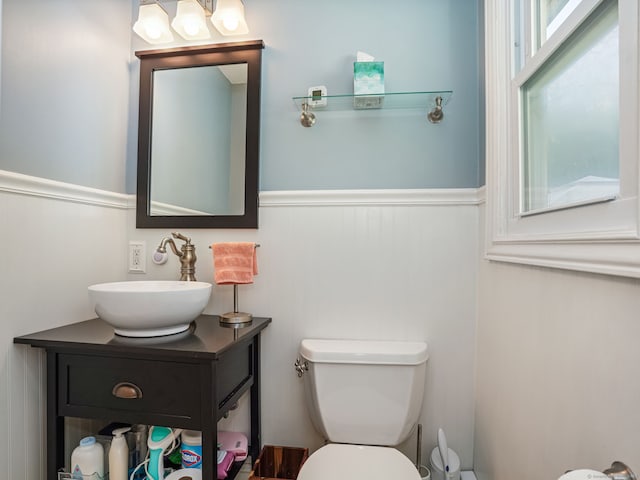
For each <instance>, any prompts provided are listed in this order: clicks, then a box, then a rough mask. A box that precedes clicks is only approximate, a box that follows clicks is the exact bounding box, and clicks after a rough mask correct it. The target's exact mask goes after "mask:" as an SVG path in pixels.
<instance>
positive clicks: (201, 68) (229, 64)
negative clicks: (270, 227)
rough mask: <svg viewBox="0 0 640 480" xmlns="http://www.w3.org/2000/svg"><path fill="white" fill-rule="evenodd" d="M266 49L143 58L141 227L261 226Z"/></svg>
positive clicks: (193, 50)
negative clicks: (262, 96)
mask: <svg viewBox="0 0 640 480" xmlns="http://www.w3.org/2000/svg"><path fill="white" fill-rule="evenodd" d="M263 48H264V43H263V42H262V41H261V40H258V41H249V42H237V43H224V44H214V45H204V46H197V47H182V48H173V49H163V50H146V51H139V52H136V56H137V57H138V58H140V111H139V125H138V183H137V189H138V191H137V201H136V226H137V227H138V228H182V227H185V228H258V165H259V135H260V75H261V74H260V69H261V56H262V49H263Z"/></svg>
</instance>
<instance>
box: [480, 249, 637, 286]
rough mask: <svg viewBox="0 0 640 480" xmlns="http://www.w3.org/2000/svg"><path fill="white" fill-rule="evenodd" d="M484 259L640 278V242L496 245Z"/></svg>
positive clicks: (488, 250)
mask: <svg viewBox="0 0 640 480" xmlns="http://www.w3.org/2000/svg"><path fill="white" fill-rule="evenodd" d="M485 258H486V259H487V260H489V261H497V262H508V263H518V264H524V265H535V266H540V267H549V268H559V269H565V270H577V271H581V272H590V273H599V274H604V275H617V276H623V277H633V278H640V242H639V241H638V240H624V241H602V242H593V241H592V242H589V243H577V242H566V243H526V242H518V243H516V242H494V243H493V244H492V245H491V246H490V247H489V248H488V249H487V251H486V254H485Z"/></svg>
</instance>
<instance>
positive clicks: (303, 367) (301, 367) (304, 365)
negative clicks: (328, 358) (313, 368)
mask: <svg viewBox="0 0 640 480" xmlns="http://www.w3.org/2000/svg"><path fill="white" fill-rule="evenodd" d="M293 368H295V369H296V373H297V374H298V378H302V375H304V372H308V371H309V362H307V361H306V360H304V361H302V360H300V357H298V358H296V363H294V364H293Z"/></svg>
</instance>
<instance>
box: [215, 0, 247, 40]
mask: <svg viewBox="0 0 640 480" xmlns="http://www.w3.org/2000/svg"><path fill="white" fill-rule="evenodd" d="M211 23H213V25H214V27H216V29H217V30H218V31H219V32H220V33H221V34H222V35H243V34H246V33H249V27H248V26H247V21H246V20H245V18H244V5H243V4H242V0H218V1H217V2H216V9H215V11H214V12H213V15H211Z"/></svg>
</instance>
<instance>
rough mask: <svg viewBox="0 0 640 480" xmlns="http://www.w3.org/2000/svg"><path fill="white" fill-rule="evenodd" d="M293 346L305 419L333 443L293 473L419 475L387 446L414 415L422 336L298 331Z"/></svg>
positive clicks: (362, 479)
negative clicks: (406, 338)
mask: <svg viewBox="0 0 640 480" xmlns="http://www.w3.org/2000/svg"><path fill="white" fill-rule="evenodd" d="M299 353H300V359H299V360H298V362H296V363H297V364H298V365H300V366H301V368H300V369H299V372H300V373H301V375H302V377H303V381H304V389H305V398H306V401H307V406H308V410H309V414H310V417H311V420H312V422H313V425H314V426H315V428H316V430H318V432H319V433H320V434H321V435H322V436H323V437H324V438H325V440H327V441H328V442H333V443H328V444H327V445H325V446H323V447H322V448H320V449H318V450H317V451H316V452H314V453H313V454H312V455H311V456H310V457H309V458H308V459H307V461H306V462H305V463H304V465H303V466H302V468H301V470H300V473H299V474H298V480H321V479H322V480H326V479H328V478H330V479H332V480H382V479H384V480H388V479H389V478H392V479H394V480H420V478H421V477H420V474H419V472H418V470H417V468H416V467H415V465H414V464H413V463H412V462H411V461H410V460H409V459H408V458H407V457H406V456H405V455H404V454H402V453H401V452H399V451H398V450H396V449H395V448H393V447H394V446H396V445H399V444H400V443H402V442H403V441H404V440H406V439H407V438H408V436H409V435H410V434H411V432H412V430H413V428H414V426H415V425H416V424H417V421H418V417H419V415H420V410H421V408H422V398H423V394H424V379H425V371H426V362H427V359H428V354H427V344H426V343H424V342H390V341H360V340H322V339H305V340H303V341H302V342H301V344H300V352H299Z"/></svg>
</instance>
